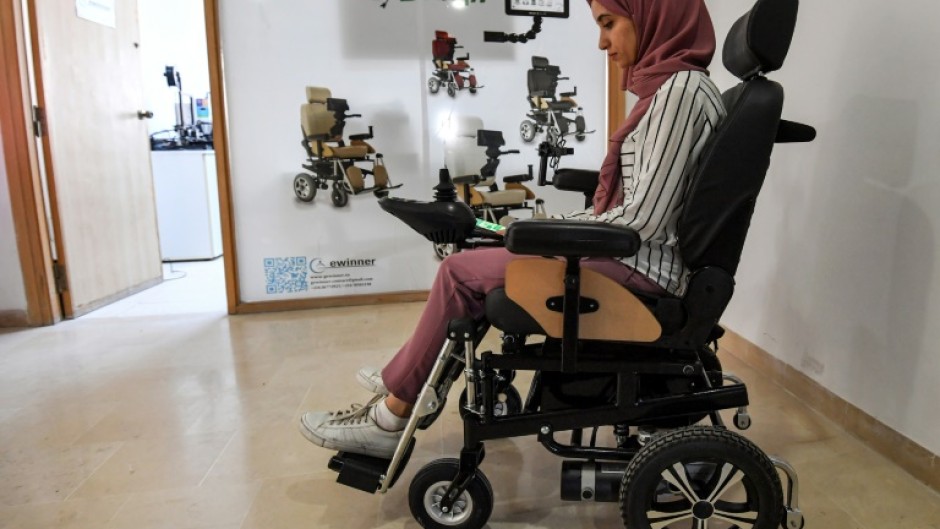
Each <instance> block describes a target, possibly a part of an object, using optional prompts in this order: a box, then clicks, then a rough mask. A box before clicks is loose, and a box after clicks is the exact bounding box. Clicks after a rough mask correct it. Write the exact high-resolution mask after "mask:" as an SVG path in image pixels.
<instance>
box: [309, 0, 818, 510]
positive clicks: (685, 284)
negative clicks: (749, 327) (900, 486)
mask: <svg viewBox="0 0 940 529" xmlns="http://www.w3.org/2000/svg"><path fill="white" fill-rule="evenodd" d="M588 4H589V5H590V8H591V11H592V14H593V18H594V20H595V21H596V24H597V26H598V28H599V31H600V39H599V42H598V46H599V48H600V49H601V50H603V51H605V52H606V53H607V55H608V56H609V57H610V58H611V60H612V61H614V62H615V63H616V64H618V65H619V66H620V67H621V68H622V69H623V70H624V73H625V75H624V83H623V88H624V89H626V90H629V91H631V92H632V93H634V94H635V95H636V96H637V97H638V101H637V103H636V104H635V105H634V107H633V108H632V109H631V112H630V114H629V115H628V116H627V118H626V120H625V121H624V123H623V125H622V126H621V127H620V129H619V130H618V131H617V132H616V133H615V134H614V135H613V136H612V137H611V139H610V146H609V149H608V153H607V156H606V157H605V159H604V161H603V164H602V165H601V168H600V171H599V174H598V175H597V186H596V188H595V191H594V195H593V204H591V207H588V208H586V209H584V210H583V211H575V212H571V213H568V214H565V215H560V216H559V217H560V218H559V219H558V220H538V221H536V220H532V221H518V222H516V223H513V224H512V225H511V226H510V228H509V229H508V231H507V232H506V238H505V248H502V247H491V248H482V249H476V250H474V251H467V252H461V253H457V254H454V255H451V256H449V257H447V258H446V259H445V260H444V261H443V262H442V263H441V266H440V269H439V270H438V274H437V277H436V279H435V281H434V283H433V285H432V288H431V292H430V295H429V298H428V302H427V305H426V307H425V309H424V311H423V313H422V315H421V317H420V320H419V322H418V326H417V329H416V330H415V331H414V334H413V335H412V337H411V338H410V339H409V340H408V342H407V343H405V345H404V346H403V347H402V348H401V350H400V351H399V352H398V353H397V354H396V355H395V356H394V358H393V359H392V360H391V361H390V362H389V363H388V364H387V365H386V366H385V368H384V369H382V370H381V371H378V370H373V369H370V368H363V369H362V370H360V372H359V373H358V375H357V379H358V380H359V382H360V383H361V384H362V385H363V386H364V387H366V388H367V389H368V390H369V391H371V392H372V393H374V397H373V398H372V399H371V400H370V401H369V402H368V404H366V405H365V406H359V405H353V406H352V407H351V408H349V409H346V410H342V411H334V412H307V413H305V414H303V415H302V417H301V421H300V431H301V433H302V434H303V435H304V436H305V437H306V438H307V439H308V440H310V441H311V442H313V443H315V444H317V445H320V446H323V447H326V448H330V449H334V450H339V451H340V453H339V454H338V455H336V456H334V457H333V458H332V459H331V461H330V468H331V469H333V470H336V471H337V472H339V477H338V478H337V481H339V482H340V483H342V484H345V485H348V486H351V487H354V488H358V489H360V490H364V491H368V492H376V491H381V492H386V491H387V490H388V489H389V487H391V486H392V485H393V484H394V483H395V481H396V480H397V479H398V476H399V475H400V474H401V471H402V469H403V468H404V465H405V464H406V463H407V461H408V458H409V457H410V454H411V451H412V449H413V447H414V441H415V438H414V434H415V431H416V429H417V428H426V427H427V426H428V425H429V424H430V421H433V420H434V419H435V418H436V417H437V414H439V413H440V410H441V409H442V407H443V401H444V399H446V397H447V393H448V391H449V389H450V384H451V382H453V381H454V380H456V379H457V378H460V377H461V376H462V377H463V378H465V379H466V383H467V387H466V391H465V392H464V394H463V395H462V396H461V400H462V402H461V407H460V412H461V418H462V420H463V426H464V431H463V440H464V445H463V449H462V450H461V453H460V458H459V459H443V460H438V461H434V462H432V463H430V464H428V465H426V466H425V467H424V468H422V469H421V470H420V471H419V472H418V473H417V474H416V475H415V477H414V479H413V480H412V482H411V486H410V488H409V494H408V496H409V497H408V501H409V507H410V508H411V511H412V513H413V514H414V515H415V517H416V518H417V519H418V521H419V523H420V524H421V525H422V526H423V527H426V528H443V527H452V528H453V527H456V528H460V529H478V528H480V527H482V526H483V524H485V523H486V520H487V519H488V517H489V515H490V512H491V510H492V507H493V491H492V487H491V485H490V484H489V481H488V480H487V479H486V477H485V476H484V475H483V473H482V472H481V471H480V469H479V466H480V463H481V462H482V460H483V458H484V455H485V450H484V444H483V441H486V440H491V439H500V438H506V437H515V436H523V435H536V436H537V438H538V441H539V442H540V443H541V444H542V445H543V446H544V447H545V448H547V449H548V450H549V451H550V452H552V453H554V454H556V455H560V456H563V457H566V458H569V459H568V460H567V461H565V462H564V463H563V465H562V485H561V495H562V498H563V499H571V500H582V499H583V500H596V501H619V502H620V506H621V514H622V517H623V520H624V522H625V523H626V525H627V526H628V527H630V529H651V528H656V529H678V528H680V527H694V528H705V527H728V528H739V529H740V528H745V527H747V528H752V529H771V528H774V527H776V526H777V525H779V524H783V525H784V526H785V527H786V529H801V527H802V523H803V518H802V514H801V513H800V511H799V509H798V506H797V495H798V494H797V489H798V484H797V480H796V475H795V472H794V471H793V469H792V468H791V467H789V465H787V464H786V463H785V462H783V461H781V460H778V459H772V458H770V457H768V456H767V455H766V454H764V453H763V452H762V451H761V450H760V449H759V448H757V447H756V446H755V445H754V444H753V443H751V442H750V441H748V440H747V439H746V438H744V437H743V436H741V435H738V434H736V433H734V432H731V431H729V430H727V429H726V428H725V427H724V422H723V419H722V417H721V415H720V414H719V413H718V412H719V411H720V410H727V409H734V408H737V409H738V411H737V413H736V414H735V418H734V424H735V426H737V427H738V428H740V429H745V428H747V426H748V425H749V422H750V420H749V417H748V415H747V413H746V405H747V403H748V401H747V391H746V388H745V387H744V384H743V383H741V382H740V380H737V379H736V378H735V377H733V376H731V375H728V374H724V373H722V372H721V368H720V364H719V363H718V359H717V357H716V356H715V351H714V347H712V343H713V342H715V341H716V340H717V338H718V337H720V335H721V332H722V331H721V328H720V327H718V326H717V322H718V320H719V318H720V317H721V314H722V311H723V310H724V308H725V306H726V305H727V303H728V301H729V300H730V298H731V295H732V293H733V290H734V280H733V277H734V273H735V271H736V269H737V264H738V260H739V259H740V255H741V249H742V247H743V244H744V238H745V235H746V228H747V225H748V223H749V220H750V215H751V213H752V212H753V205H754V200H755V198H756V196H757V193H758V191H759V190H760V187H761V185H762V183H763V179H764V175H765V173H766V171H767V168H768V165H769V158H770V153H771V150H772V148H773V145H774V143H775V142H778V143H779V142H787V141H810V140H811V139H812V137H813V136H814V134H815V132H814V131H813V130H812V128H811V127H807V126H804V125H800V124H795V123H790V122H784V121H783V120H781V119H780V114H781V111H782V107H783V90H782V87H780V85H779V84H777V83H775V82H774V81H771V80H769V79H767V78H766V77H764V74H765V73H767V72H772V71H774V70H776V69H778V68H780V66H781V65H782V63H783V60H784V58H785V56H786V53H787V50H788V48H789V44H790V39H791V38H792V35H793V29H794V27H795V22H796V12H797V0H757V2H756V4H755V6H754V7H753V8H752V9H751V10H750V11H749V12H748V13H747V14H745V16H743V17H742V18H741V19H739V20H738V21H737V22H736V23H735V24H734V25H733V26H732V29H731V31H730V33H729V36H728V39H727V40H726V43H725V48H724V52H723V61H724V65H725V67H726V68H728V69H729V70H730V71H731V72H732V73H733V74H734V75H736V76H737V77H738V78H740V79H741V80H742V82H741V83H740V84H738V85H737V86H735V87H734V88H732V89H730V90H728V91H727V92H725V93H724V94H722V93H721V92H719V90H718V89H717V88H716V87H715V85H714V84H713V83H712V81H711V80H710V78H709V77H708V72H707V67H708V66H709V64H710V62H711V59H712V56H713V54H714V51H715V35H714V29H713V27H712V24H711V19H710V18H709V15H708V12H707V10H706V7H705V4H704V0H588ZM758 37H759V38H758ZM726 105H727V109H726ZM583 173H586V172H583ZM555 177H556V178H557V177H558V173H556V175H555ZM442 183H443V180H442ZM557 183H558V182H557V181H556V184H557ZM443 188H444V186H439V191H441V190H442V189H443ZM437 198H438V202H435V203H418V202H415V201H403V200H396V199H392V198H386V199H383V201H380V204H381V205H382V207H383V209H386V211H389V212H390V213H392V214H393V215H395V216H397V217H399V218H401V219H402V220H403V221H405V222H407V223H408V224H409V225H410V226H411V227H412V228H414V229H415V230H416V231H418V232H419V233H421V234H422V235H424V236H425V237H427V238H428V239H430V240H432V242H435V243H440V242H455V241H456V240H458V239H450V240H445V239H446V237H457V236H458V235H459V236H461V237H463V236H465V235H466V236H468V235H469V234H470V231H471V230H472V226H473V213H472V212H471V211H470V210H469V208H467V207H466V206H465V205H463V204H454V203H453V200H452V198H449V197H448V196H446V195H445V193H439V195H438V197H437ZM451 206H455V207H451ZM456 206H464V209H465V211H464V212H463V213H465V215H463V214H461V215H456V214H455V215H454V216H448V214H446V213H441V212H456V211H458V210H460V209H461V208H460V207H456ZM465 217H466V218H465ZM428 219H431V220H430V221H429V220H428ZM450 220H453V222H450ZM432 221H433V222H432ZM445 221H446V222H447V223H448V225H445V226H443V227H440V226H438V224H441V223H445ZM428 225H430V226H431V227H430V228H427V229H425V227H426V226H428ZM464 227H467V229H464ZM448 234H449V235H448ZM454 234H457V235H454ZM461 234H463V235H461ZM680 239H681V253H680V251H679V250H680ZM541 256H559V257H560V259H559V258H555V259H551V258H549V259H546V258H543V257H541ZM623 256H627V257H623ZM490 325H493V326H494V327H496V328H498V329H499V330H501V331H502V332H503V343H502V352H503V353H504V354H492V353H489V352H483V353H480V354H477V352H476V350H475V349H476V346H477V344H478V343H479V340H480V339H481V338H482V335H483V334H484V333H485V332H486V330H488V328H489V326H490ZM535 335H541V336H545V340H544V341H543V342H541V343H532V342H527V341H526V338H527V337H528V336H535ZM516 370H527V371H533V372H534V376H533V381H532V386H531V388H530V390H529V394H528V396H527V398H526V401H525V403H524V405H521V404H520V403H519V401H518V393H517V392H516V391H515V389H514V388H513V387H512V386H511V381H512V375H513V374H514V372H515V371H516ZM724 380H730V381H731V382H734V383H733V384H729V385H726V384H724ZM512 396H514V398H510V397H512ZM503 397H505V400H503ZM500 406H502V409H500ZM706 418H707V419H709V420H710V421H711V425H695V424H696V423H698V422H699V421H702V420H703V419H706ZM602 426H603V427H611V426H612V427H613V430H614V431H613V433H614V436H613V439H614V441H615V442H616V446H612V447H604V446H599V445H597V444H596V442H595V441H596V433H597V429H598V428H599V427H602ZM585 428H594V434H595V435H592V436H591V441H590V443H583V442H582V430H583V429H585ZM656 429H660V431H656ZM559 432H571V443H570V444H569V445H563V444H559V443H558V442H557V441H556V440H555V437H554V436H555V434H556V433H559ZM778 470H780V471H783V472H784V473H785V475H786V477H787V479H788V481H787V483H788V487H787V494H786V502H785V501H784V492H783V487H782V486H781V479H780V475H779V474H778Z"/></svg>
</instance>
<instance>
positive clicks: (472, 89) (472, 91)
mask: <svg viewBox="0 0 940 529" xmlns="http://www.w3.org/2000/svg"><path fill="white" fill-rule="evenodd" d="M470 93H471V94H475V93H477V89H476V88H475V87H472V86H471V87H470Z"/></svg>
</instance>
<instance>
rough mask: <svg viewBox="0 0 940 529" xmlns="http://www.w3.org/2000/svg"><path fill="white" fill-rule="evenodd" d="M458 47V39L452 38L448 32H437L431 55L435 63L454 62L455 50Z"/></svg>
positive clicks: (432, 43)
mask: <svg viewBox="0 0 940 529" xmlns="http://www.w3.org/2000/svg"><path fill="white" fill-rule="evenodd" d="M456 47H457V39H455V38H454V37H451V36H450V35H448V34H447V32H446V31H435V32H434V40H433V41H432V42H431V54H432V55H433V56H434V60H435V61H447V62H454V50H455V49H456Z"/></svg>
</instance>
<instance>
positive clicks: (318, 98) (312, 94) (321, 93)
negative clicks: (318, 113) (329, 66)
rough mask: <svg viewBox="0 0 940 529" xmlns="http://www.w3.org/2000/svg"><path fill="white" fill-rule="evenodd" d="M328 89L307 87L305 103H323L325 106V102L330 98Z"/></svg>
mask: <svg viewBox="0 0 940 529" xmlns="http://www.w3.org/2000/svg"><path fill="white" fill-rule="evenodd" d="M332 95H333V94H332V93H330V89H329V88H324V87H322V86H308V87H307V102H308V103H323V104H326V100H327V99H329V98H330V97H332Z"/></svg>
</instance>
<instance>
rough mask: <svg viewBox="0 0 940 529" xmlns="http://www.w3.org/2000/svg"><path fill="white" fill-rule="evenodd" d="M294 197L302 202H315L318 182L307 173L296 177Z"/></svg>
mask: <svg viewBox="0 0 940 529" xmlns="http://www.w3.org/2000/svg"><path fill="white" fill-rule="evenodd" d="M294 195H295V196H296V197H297V198H298V199H299V200H300V201H302V202H313V199H315V198H317V180H316V178H314V177H313V176H311V175H308V174H307V173H298V174H297V176H295V177H294Z"/></svg>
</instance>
